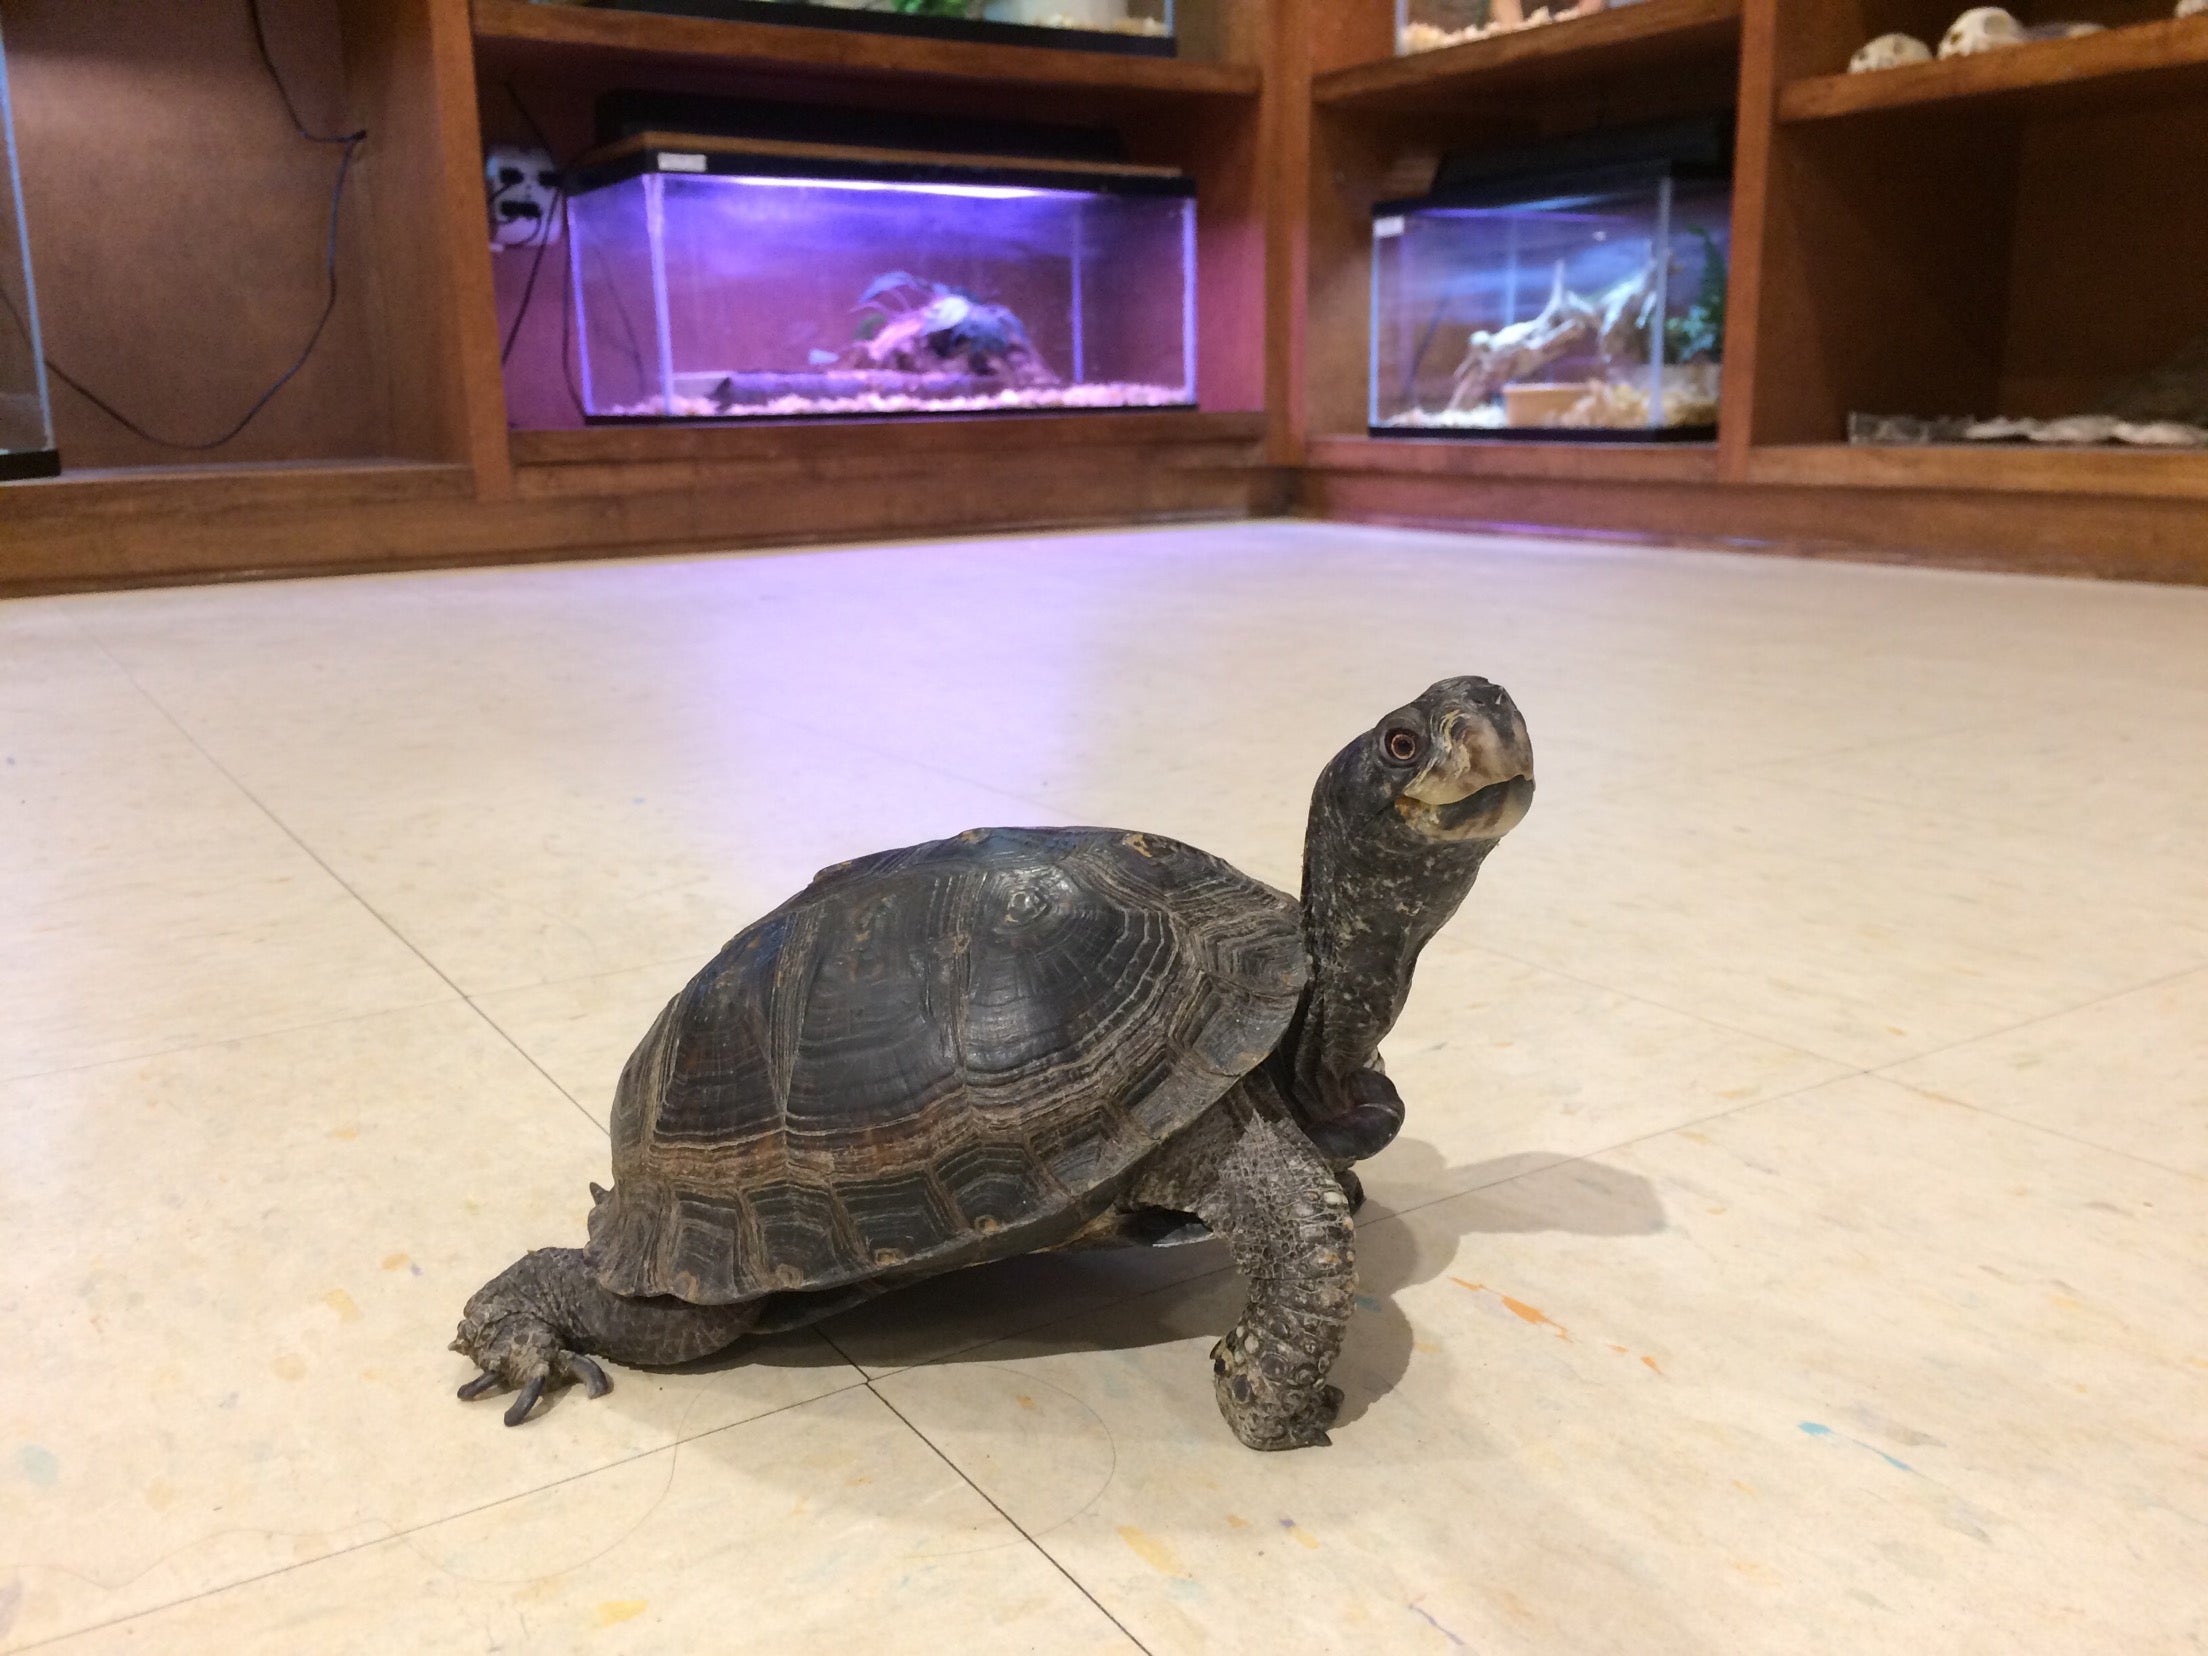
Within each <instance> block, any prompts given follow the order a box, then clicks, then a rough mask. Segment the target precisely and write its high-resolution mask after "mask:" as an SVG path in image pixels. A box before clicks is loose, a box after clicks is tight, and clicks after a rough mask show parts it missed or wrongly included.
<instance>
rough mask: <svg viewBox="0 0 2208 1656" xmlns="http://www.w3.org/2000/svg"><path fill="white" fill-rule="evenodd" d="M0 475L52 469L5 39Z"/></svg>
mask: <svg viewBox="0 0 2208 1656" xmlns="http://www.w3.org/2000/svg"><path fill="white" fill-rule="evenodd" d="M0 301H4V303H0V310H4V311H5V313H6V314H5V315H0V478H6V477H38V476H50V475H52V473H53V472H54V470H55V461H54V423H53V413H52V410H51V408H50V407H49V406H48V404H47V401H46V364H45V360H44V358H43V357H42V356H41V355H40V351H39V337H38V293H37V290H36V288H35V287H34V286H33V285H32V282H31V250H30V246H29V244H28V242H27V241H26V240H25V237H24V230H23V181H22V177H21V175H20V174H19V173H18V171H17V169H16V161H15V121H14V117H13V114H12V112H11V110H10V109H9V106H8V53H7V43H6V41H5V40H0Z"/></svg>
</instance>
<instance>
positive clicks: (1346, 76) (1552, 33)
mask: <svg viewBox="0 0 2208 1656" xmlns="http://www.w3.org/2000/svg"><path fill="white" fill-rule="evenodd" d="M1740 10H1741V0H1644V3H1642V4H1640V5H1634V6H1624V7H1620V8H1619V9H1618V10H1616V11H1605V12H1598V13H1596V14H1595V15H1594V16H1592V17H1579V18H1573V19H1570V20H1569V21H1567V22H1563V23H1555V24H1551V25H1549V26H1548V27H1547V28H1539V29H1526V30H1523V31H1521V32H1519V33H1516V34H1506V35H1491V36H1489V37H1488V38H1487V39H1485V40H1474V41H1468V42H1466V43H1465V44H1464V45H1462V46H1448V47H1444V48H1442V49H1441V50H1439V51H1434V52H1417V53H1414V54H1412V55H1410V56H1408V57H1390V58H1383V59H1380V60H1378V61H1376V62H1371V63H1354V64H1348V65H1345V66H1344V67H1341V68H1338V69H1330V70H1328V71H1326V72H1325V73H1323V74H1320V75H1318V76H1317V77H1315V78H1314V80H1313V81H1312V86H1311V96H1312V100H1313V102H1315V103H1317V104H1318V105H1319V106H1320V107H1322V108H1328V109H1337V110H1345V111H1347V110H1360V111H1364V112H1367V113H1379V114H1385V115H1388V116H1390V117H1391V118H1401V117H1406V116H1419V115H1425V114H1432V113H1437V112H1448V111H1453V110H1456V109H1459V108H1461V107H1462V105H1463V104H1464V102H1465V101H1466V100H1468V99H1480V98H1493V97H1519V96H1524V95H1525V94H1528V93H1531V92H1536V91H1538V90H1540V89H1542V88H1546V87H1554V86H1558V85H1569V84H1572V83H1585V82H1587V81H1589V80H1598V79H1614V78H1617V77H1620V76H1635V75H1661V74H1664V73H1665V72H1667V71H1669V70H1672V69H1675V68H1677V67H1678V66H1680V65H1681V64H1686V63H1692V62H1695V61H1697V60H1705V61H1706V60H1708V59H1710V58H1711V57H1713V56H1716V57H1724V58H1728V59H1729V58H1731V57H1732V56H1733V55H1734V54H1735V53H1737V52H1738V50H1739V46H1740Z"/></svg>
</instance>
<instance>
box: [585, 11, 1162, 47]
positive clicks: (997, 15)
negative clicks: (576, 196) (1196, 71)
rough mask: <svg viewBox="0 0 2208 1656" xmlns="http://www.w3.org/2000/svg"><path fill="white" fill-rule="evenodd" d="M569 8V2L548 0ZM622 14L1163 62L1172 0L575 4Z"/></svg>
mask: <svg viewBox="0 0 2208 1656" xmlns="http://www.w3.org/2000/svg"><path fill="white" fill-rule="evenodd" d="M553 3H568V4H573V3H576V0H553ZM580 3H582V4H587V5H594V6H604V7H611V8H613V9H616V10H623V11H654V12H671V13H674V14H676V15H678V16H683V17H719V18H727V19H733V20H736V21H741V22H766V23H811V24H815V25H819V26H822V27H827V28H837V29H863V30H868V31H872V32H876V33H886V34H919V35H933V36H936V37H938V38H942V39H951V40H983V41H995V42H998V43H1000V44H1005V45H1029V46H1055V47H1058V48H1060V49H1061V50H1063V49H1065V48H1067V47H1073V48H1078V49H1083V50H1093V51H1104V52H1141V53H1146V54H1151V55H1155V56H1160V57H1171V56H1172V55H1173V50H1174V41H1173V7H1174V0H580Z"/></svg>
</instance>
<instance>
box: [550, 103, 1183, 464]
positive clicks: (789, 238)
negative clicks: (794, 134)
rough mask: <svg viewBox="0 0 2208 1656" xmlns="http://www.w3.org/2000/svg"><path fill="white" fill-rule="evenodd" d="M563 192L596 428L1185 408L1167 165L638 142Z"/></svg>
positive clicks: (1176, 220) (1177, 235)
mask: <svg viewBox="0 0 2208 1656" xmlns="http://www.w3.org/2000/svg"><path fill="white" fill-rule="evenodd" d="M803 147H804V146H801V145H789V146H783V150H784V151H787V150H791V149H802V148H803ZM572 190H573V195H572V198H571V206H570V209H569V223H570V235H569V238H568V262H569V272H570V280H571V281H572V283H573V289H574V310H575V316H576V319H577V320H576V327H577V332H578V335H579V342H580V351H579V359H580V367H581V385H580V391H581V395H582V401H583V408H584V413H585V416H586V418H589V419H591V420H636V419H658V420H665V419H705V420H731V419H759V418H766V419H793V418H805V417H808V416H821V417H840V418H851V417H854V416H859V417H871V416H879V415H893V414H972V413H1000V412H1002V413H1017V412H1033V411H1036V410H1049V409H1124V408H1173V407H1187V406H1190V405H1192V404H1193V403H1194V402H1195V400H1196V365H1195V350H1196V202H1195V190H1194V186H1193V185H1191V184H1190V183H1189V182H1188V181H1187V180H1186V179H1184V178H1181V177H1180V176H1178V175H1177V174H1173V173H1171V172H1169V171H1167V170H1165V169H1158V168H1144V167H1137V166H1131V165H1129V166H1122V167H1117V168H1043V167H1038V168H1035V169H1034V170H1027V169H1024V168H1022V167H1020V166H1019V165H1017V164H1013V163H1003V164H997V163H990V164H986V165H975V166H961V165H950V164H943V163H933V162H924V161H917V160H915V161H886V162H885V161H878V160H851V159H839V158H834V157H829V156H824V155H805V154H790V153H778V152H776V151H775V150H774V149H772V148H769V149H767V150H766V151H764V152H761V151H758V150H751V151H747V150H745V149H743V148H741V147H721V148H700V149H697V150H672V149H666V148H658V147H644V148H638V149H635V150H633V151H632V152H631V153H629V154H627V155H624V156H621V157H619V158H617V159H614V160H611V161H607V162H602V163H599V164H596V165H592V166H587V167H585V168H584V169H582V170H581V171H580V172H579V173H578V174H577V175H576V177H575V179H574V180H573V183H572Z"/></svg>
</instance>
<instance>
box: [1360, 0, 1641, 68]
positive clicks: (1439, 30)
mask: <svg viewBox="0 0 2208 1656" xmlns="http://www.w3.org/2000/svg"><path fill="white" fill-rule="evenodd" d="M1638 4H1640V0H1551V3H1549V4H1542V3H1541V0H1395V50H1396V54H1397V55H1398V56H1408V55H1410V54H1411V53H1413V52H1438V51H1440V50H1441V49H1442V48H1443V47H1445V46H1462V45H1464V44H1465V42H1467V41H1471V40H1485V39H1487V38H1488V37H1489V36H1490V35H1500V34H1514V33H1516V32H1517V31H1518V30H1520V29H1538V28H1540V27H1542V26H1543V25H1544V24H1548V23H1567V22H1570V21H1571V20H1572V19H1573V18H1578V17H1592V16H1593V15H1594V14H1595V13H1596V12H1600V11H1616V10H1617V9H1618V8H1619V7H1620V6H1633V5H1638Z"/></svg>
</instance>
